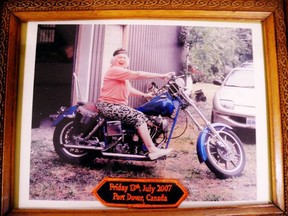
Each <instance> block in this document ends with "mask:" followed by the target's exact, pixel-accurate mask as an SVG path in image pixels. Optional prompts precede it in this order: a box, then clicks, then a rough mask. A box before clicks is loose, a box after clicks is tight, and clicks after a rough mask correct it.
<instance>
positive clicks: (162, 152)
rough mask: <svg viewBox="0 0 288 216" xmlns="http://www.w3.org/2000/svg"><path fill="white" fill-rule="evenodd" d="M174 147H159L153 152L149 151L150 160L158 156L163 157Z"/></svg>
mask: <svg viewBox="0 0 288 216" xmlns="http://www.w3.org/2000/svg"><path fill="white" fill-rule="evenodd" d="M172 150H173V149H172V148H169V149H158V150H156V151H155V152H151V153H149V155H148V156H149V158H150V160H156V159H157V158H160V157H163V156H165V155H167V154H169V153H170V152H171V151H172Z"/></svg>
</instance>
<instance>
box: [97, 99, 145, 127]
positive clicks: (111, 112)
mask: <svg viewBox="0 0 288 216" xmlns="http://www.w3.org/2000/svg"><path fill="white" fill-rule="evenodd" d="M97 108H98V109H99V110H100V112H101V113H102V114H103V115H104V116H105V117H107V118H109V119H111V120H120V121H122V122H124V123H126V124H128V125H132V126H134V127H135V128H136V129H137V128H138V127H139V126H141V125H142V124H143V123H145V122H146V121H147V120H148V119H147V118H146V117H145V115H144V114H143V113H142V112H140V111H138V110H135V109H133V108H131V107H129V106H127V105H122V104H112V103H106V102H99V103H98V104H97Z"/></svg>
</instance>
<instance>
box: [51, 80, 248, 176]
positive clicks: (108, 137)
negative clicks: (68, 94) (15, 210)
mask: <svg viewBox="0 0 288 216" xmlns="http://www.w3.org/2000/svg"><path fill="white" fill-rule="evenodd" d="M137 110H139V111H141V112H143V113H144V114H145V115H146V116H147V118H148V119H149V120H148V122H147V125H148V128H149V131H150V136H151V138H152V140H153V142H154V143H155V145H156V146H157V148H168V147H169V145H170V141H171V139H172V134H173V131H174V129H175V125H176V123H177V120H178V117H179V113H180V111H181V112H184V113H185V114H186V116H187V118H189V119H190V120H191V121H192V122H193V123H194V124H195V125H196V126H197V128H198V130H199V131H200V133H199V136H198V138H197V144H196V151H197V155H198V160H199V162H200V163H203V162H205V163H206V165H207V167H208V168H209V169H210V170H211V171H212V172H213V173H214V174H215V175H216V176H217V177H218V178H221V179H224V178H230V177H235V176H239V175H241V173H242V171H243V170H244V167H245V163H246V156H245V152H244V148H243V144H242V142H241V140H240V139H239V138H238V137H237V135H236V134H235V133H234V132H233V131H232V128H231V127H230V126H228V125H225V124H222V123H213V124H211V123H210V122H209V121H208V120H207V119H206V118H205V116H204V115H203V114H202V112H201V110H200V109H199V108H198V107H197V105H196V104H195V102H194V101H193V100H192V99H191V98H190V96H189V95H188V94H187V91H186V87H185V82H184V81H183V77H182V76H173V77H172V78H171V79H170V80H169V81H168V82H167V84H166V85H164V86H163V87H161V88H160V89H158V90H157V94H156V96H155V97H153V98H152V99H151V100H149V101H148V102H146V103H144V104H143V105H141V106H140V107H138V108H137ZM193 111H194V112H193ZM195 115H196V116H198V118H196V116H195ZM199 117H200V119H202V121H203V123H202V124H200V123H199V122H198V121H199ZM169 119H170V120H169ZM169 122H171V123H172V125H171V126H170V123H169ZM53 125H55V126H56V127H55V130H54V134H53V144H54V148H55V151H56V153H57V154H58V155H59V157H60V158H61V159H63V160H64V161H66V162H68V163H83V162H89V161H91V160H93V159H95V158H96V157H98V158H110V159H123V160H138V161H139V160H141V161H151V160H150V158H149V157H148V151H147V148H146V147H145V145H144V143H143V142H142V140H141V138H140V137H139V136H138V134H137V131H136V129H135V128H132V127H131V126H129V125H125V124H123V123H122V122H121V121H117V120H116V121H115V120H110V119H107V118H105V116H103V115H102V114H101V113H100V112H99V111H98V110H97V107H96V106H95V105H94V104H91V103H90V104H89V103H82V102H78V103H77V104H76V105H75V106H71V107H69V108H64V107H62V108H61V110H60V111H59V112H58V114H57V116H56V117H55V119H54V122H53ZM186 126H187V125H186ZM164 157H165V156H164Z"/></svg>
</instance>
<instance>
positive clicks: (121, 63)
mask: <svg viewBox="0 0 288 216" xmlns="http://www.w3.org/2000/svg"><path fill="white" fill-rule="evenodd" d="M128 66H129V57H128V55H127V51H126V50H125V49H122V48H121V49H118V50H116V51H115V52H114V53H113V58H112V60H111V66H110V68H109V69H108V71H107V72H106V74H105V76H104V83H103V87H102V89H101V93H100V97H99V102H98V106H97V107H98V109H99V110H100V111H101V112H102V113H103V114H104V115H105V116H106V117H108V118H111V119H114V120H116V119H117V120H121V121H123V122H125V123H126V124H129V125H133V126H134V127H135V128H136V129H137V132H138V135H139V136H140V137H141V138H142V140H143V142H144V144H145V145H146V147H147V149H148V151H149V155H148V156H149V158H150V159H151V160H155V159H157V158H159V157H162V156H165V155H167V154H169V153H170V152H171V151H172V149H158V148H156V147H155V145H154V143H153V141H152V139H151V137H150V134H149V131H148V128H147V123H146V121H147V118H146V117H145V115H144V114H143V113H142V112H139V111H137V110H135V109H133V108H131V107H130V106H128V96H129V95H130V94H131V95H136V96H143V97H152V95H151V93H143V92H141V91H138V90H137V89H135V88H133V87H132V86H131V83H130V82H129V80H139V79H149V78H161V79H167V78H168V79H169V78H171V76H172V75H173V74H174V72H169V73H166V74H157V73H149V72H143V71H132V70H128V69H127V68H128Z"/></svg>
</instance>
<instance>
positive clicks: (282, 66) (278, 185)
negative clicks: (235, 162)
mask: <svg viewBox="0 0 288 216" xmlns="http://www.w3.org/2000/svg"><path fill="white" fill-rule="evenodd" d="M284 3H285V2H284V0H251V1H250V0H249V1H244V0H243V1H239V0H192V1H184V0H183V1H182V0H179V1H173V0H150V1H149V0H134V1H132V0H128V1H120V0H84V1H83V0H72V1H70V0H63V1H53V0H48V1H46V0H27V1H23V2H22V1H21V0H6V1H4V2H2V3H1V4H2V5H1V30H0V38H1V40H0V50H1V52H0V75H1V80H0V89H1V93H0V103H1V110H0V116H1V119H0V133H1V135H0V140H1V141H0V146H1V148H0V149H1V150H0V152H1V159H0V160H1V215H7V214H10V215H50V214H57V215H69V214H76V213H77V214H81V215H120V214H125V215H136V214H137V215H146V214H149V215H203V214H214V215H215V214H216V215H221V214H226V215H227V214H231V215H235V214H237V215H241V214H250V215H251V214H253V215H257V214H258V215H263V214H269V215H282V214H285V213H287V212H288V210H287V207H288V199H287V195H288V192H287V191H288V190H287V184H286V182H287V180H288V179H287V178H288V170H287V153H288V150H287V149H288V148H287V143H288V142H287V141H288V136H287V129H288V126H287V125H288V119H287V117H286V116H287V110H288V107H287V106H288V103H287V102H286V98H288V95H287V94H288V93H287V90H286V89H287V88H288V86H287V85H288V84H287V82H286V80H287V75H288V73H287V58H288V54H287V36H286V28H285V21H286V20H285V16H284V15H285V4H284ZM89 19H165V20H169V19H170V20H217V21H222V20H224V21H244V22H261V23H262V26H263V38H264V50H265V68H266V86H267V104H268V129H269V144H270V148H269V149H270V164H271V166H270V171H271V175H270V177H271V200H270V202H268V203H266V204H250V205H249V204H245V205H235V206H217V207H215V206H213V207H205V208H204V207H203V208H200V207H198V208H189V209H188V208H183V209H180V208H179V209H177V208H176V209H153V210H149V209H145V210H144V209H120V210H119V209H113V210H71V209H70V210H69V209H65V210H52V209H51V210H44V209H43V210H41V209H16V208H15V207H14V201H15V199H16V197H15V195H14V192H15V185H14V184H15V173H16V172H17V170H16V168H15V164H16V162H15V160H16V159H17V158H15V155H14V153H15V149H16V144H15V143H16V140H17V138H18V137H17V131H16V115H17V96H18V78H19V69H20V67H21V65H19V56H20V37H21V31H20V27H21V24H23V23H26V22H30V21H61V20H89Z"/></svg>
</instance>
